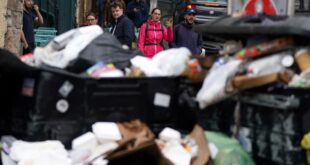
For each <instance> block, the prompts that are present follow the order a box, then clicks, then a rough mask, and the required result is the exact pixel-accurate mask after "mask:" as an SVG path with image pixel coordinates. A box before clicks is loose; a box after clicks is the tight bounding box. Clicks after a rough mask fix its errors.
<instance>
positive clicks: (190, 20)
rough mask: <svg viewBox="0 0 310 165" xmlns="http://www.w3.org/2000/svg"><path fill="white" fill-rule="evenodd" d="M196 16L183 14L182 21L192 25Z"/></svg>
mask: <svg viewBox="0 0 310 165" xmlns="http://www.w3.org/2000/svg"><path fill="white" fill-rule="evenodd" d="M195 18H196V15H194V14H185V16H184V19H185V21H186V23H188V24H193V23H194V21H195Z"/></svg>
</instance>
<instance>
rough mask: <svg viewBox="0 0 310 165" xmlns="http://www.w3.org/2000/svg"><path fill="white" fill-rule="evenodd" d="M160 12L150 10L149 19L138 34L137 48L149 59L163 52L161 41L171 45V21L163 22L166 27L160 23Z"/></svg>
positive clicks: (155, 9) (156, 9) (158, 10)
mask: <svg viewBox="0 0 310 165" xmlns="http://www.w3.org/2000/svg"><path fill="white" fill-rule="evenodd" d="M160 18H161V11H160V9H158V8H154V9H153V10H152V15H151V18H150V19H149V20H148V21H147V22H146V23H144V24H143V25H142V26H141V28H140V32H139V38H138V48H139V49H140V50H141V52H142V53H143V54H144V55H145V56H146V57H149V58H153V57H154V55H155V54H157V53H159V52H161V51H162V50H164V47H163V40H165V41H167V42H168V43H171V42H172V40H173V30H172V19H170V20H169V21H167V22H165V25H166V27H165V26H164V25H163V24H162V23H161V22H160Z"/></svg>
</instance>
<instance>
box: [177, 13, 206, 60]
mask: <svg viewBox="0 0 310 165" xmlns="http://www.w3.org/2000/svg"><path fill="white" fill-rule="evenodd" d="M195 18H196V11H195V10H194V9H187V10H185V13H184V22H182V23H180V24H178V25H176V26H175V27H174V30H173V31H174V38H173V42H172V44H171V45H172V47H173V48H179V47H186V48H188V49H189V50H190V51H191V53H192V54H201V53H202V37H201V35H199V34H198V33H197V32H194V31H193V25H194V21H195Z"/></svg>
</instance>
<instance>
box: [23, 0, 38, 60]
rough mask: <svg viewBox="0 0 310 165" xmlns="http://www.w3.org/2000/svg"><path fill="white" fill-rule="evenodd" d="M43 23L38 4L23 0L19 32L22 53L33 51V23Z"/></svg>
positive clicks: (30, 0)
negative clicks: (21, 21) (21, 27)
mask: <svg viewBox="0 0 310 165" xmlns="http://www.w3.org/2000/svg"><path fill="white" fill-rule="evenodd" d="M43 23H44V21H43V17H42V15H41V13H40V9H39V6H38V5H37V4H34V3H33V1H32V0H24V8H23V30H22V32H21V40H22V42H23V54H27V53H31V52H33V50H34V48H35V38H34V25H35V24H36V25H42V24H43Z"/></svg>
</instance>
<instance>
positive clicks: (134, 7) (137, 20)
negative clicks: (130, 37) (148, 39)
mask: <svg viewBox="0 0 310 165" xmlns="http://www.w3.org/2000/svg"><path fill="white" fill-rule="evenodd" d="M148 12H149V8H148V6H147V4H146V2H145V1H144V0H132V1H131V2H129V4H128V6H127V12H126V14H127V16H128V17H129V18H130V19H131V20H132V21H133V23H134V24H135V26H136V27H137V28H140V26H141V25H142V24H143V23H144V22H146V21H147V18H148Z"/></svg>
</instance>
